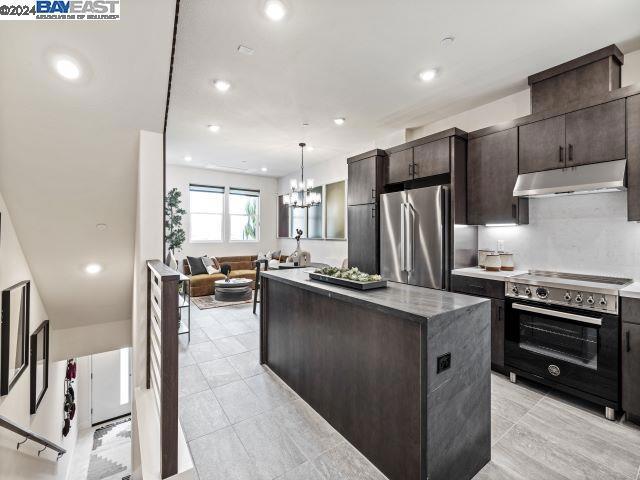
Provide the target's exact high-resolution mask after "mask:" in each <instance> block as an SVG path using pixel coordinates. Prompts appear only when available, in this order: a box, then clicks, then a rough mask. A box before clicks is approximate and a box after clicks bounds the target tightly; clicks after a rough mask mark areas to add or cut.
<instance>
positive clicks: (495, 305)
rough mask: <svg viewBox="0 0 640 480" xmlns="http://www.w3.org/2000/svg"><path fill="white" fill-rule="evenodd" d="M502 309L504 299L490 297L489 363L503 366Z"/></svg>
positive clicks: (503, 307) (498, 367)
mask: <svg viewBox="0 0 640 480" xmlns="http://www.w3.org/2000/svg"><path fill="white" fill-rule="evenodd" d="M504 309H505V301H504V300H496V299H495V298H492V299H491V364H492V365H495V367H497V369H502V368H504V319H505V316H504Z"/></svg>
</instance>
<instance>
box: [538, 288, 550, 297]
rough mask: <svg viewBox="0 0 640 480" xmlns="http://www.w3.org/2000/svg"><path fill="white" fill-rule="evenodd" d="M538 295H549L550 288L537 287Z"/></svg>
mask: <svg viewBox="0 0 640 480" xmlns="http://www.w3.org/2000/svg"><path fill="white" fill-rule="evenodd" d="M536 295H538V297H539V298H547V297H548V296H549V290H547V289H546V288H542V287H539V288H537V289H536Z"/></svg>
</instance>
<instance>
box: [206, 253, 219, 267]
mask: <svg viewBox="0 0 640 480" xmlns="http://www.w3.org/2000/svg"><path fill="white" fill-rule="evenodd" d="M202 258H203V260H204V259H205V258H206V259H207V262H204V261H203V263H204V266H205V267H206V266H207V265H213V268H215V269H216V270H220V262H219V261H218V259H217V258H216V257H210V256H209V255H205V256H204V257H202ZM209 261H210V262H211V263H209Z"/></svg>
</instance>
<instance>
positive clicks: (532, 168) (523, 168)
mask: <svg viewBox="0 0 640 480" xmlns="http://www.w3.org/2000/svg"><path fill="white" fill-rule="evenodd" d="M519 130H520V131H519V135H520V140H519V142H518V150H519V154H520V164H519V168H518V170H519V172H520V173H531V172H540V171H542V170H553V169H554V168H562V167H564V166H565V158H566V155H565V145H564V115H560V116H558V117H552V118H548V119H546V120H541V121H539V122H534V123H529V124H528V125H522V126H521V127H519Z"/></svg>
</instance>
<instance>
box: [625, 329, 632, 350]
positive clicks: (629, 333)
mask: <svg viewBox="0 0 640 480" xmlns="http://www.w3.org/2000/svg"><path fill="white" fill-rule="evenodd" d="M625 337H626V341H627V352H630V351H631V331H630V330H627V331H626V333H625Z"/></svg>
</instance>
